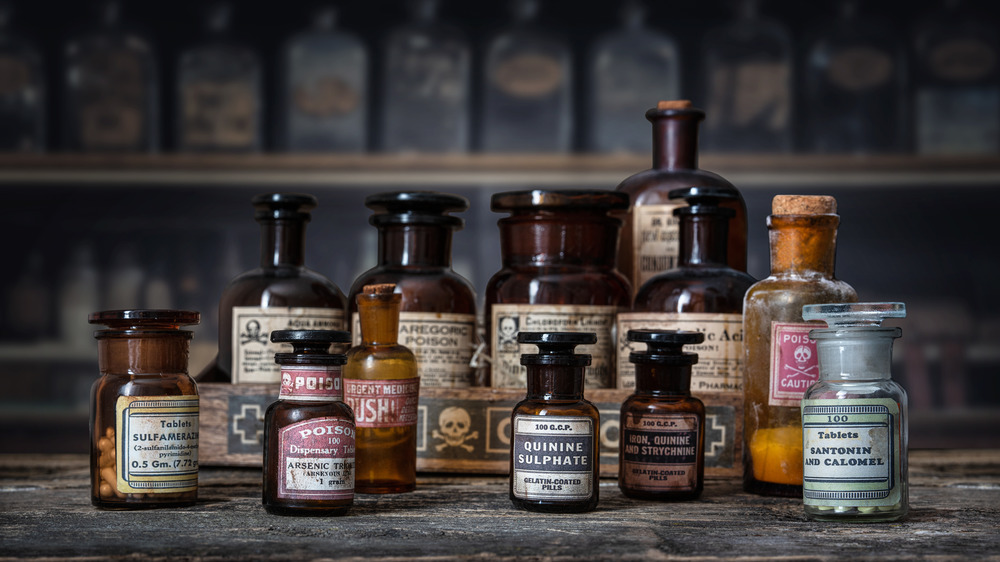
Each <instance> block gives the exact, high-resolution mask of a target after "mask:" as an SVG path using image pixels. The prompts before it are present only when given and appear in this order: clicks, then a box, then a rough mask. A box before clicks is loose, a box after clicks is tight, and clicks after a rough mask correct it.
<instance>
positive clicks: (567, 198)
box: [490, 189, 629, 212]
mask: <svg viewBox="0 0 1000 562" xmlns="http://www.w3.org/2000/svg"><path fill="white" fill-rule="evenodd" d="M628 206H629V196H628V193H625V192H622V191H609V190H604V189H575V190H571V189H553V190H546V189H532V190H529V191H507V192H504V193H494V194H493V197H491V198H490V210H492V211H499V212H503V211H513V210H516V209H528V208H534V209H553V210H561V209H603V210H604V211H621V210H625V209H628Z"/></svg>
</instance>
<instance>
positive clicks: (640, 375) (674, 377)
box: [635, 363, 691, 396]
mask: <svg viewBox="0 0 1000 562" xmlns="http://www.w3.org/2000/svg"><path fill="white" fill-rule="evenodd" d="M635 390H636V392H639V393H642V394H666V395H674V396H690V395H691V366H690V365H656V364H650V363H637V364H636V365H635Z"/></svg>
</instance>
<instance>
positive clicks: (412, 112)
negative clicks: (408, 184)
mask: <svg viewBox="0 0 1000 562" xmlns="http://www.w3.org/2000/svg"><path fill="white" fill-rule="evenodd" d="M438 4H439V2H438V0H408V3H407V5H408V7H409V8H410V12H411V16H412V20H413V21H411V22H410V23H407V24H405V25H402V26H400V27H397V28H395V29H393V30H392V31H391V32H390V33H389V36H388V38H387V39H386V44H385V58H384V66H383V69H382V82H383V90H384V94H383V96H382V112H381V116H380V117H381V124H380V127H379V131H380V133H381V135H380V136H381V139H380V146H381V147H382V150H384V151H387V152H408V151H414V152H466V151H468V150H469V144H470V142H471V140H470V139H471V136H470V135H471V134H470V118H469V111H470V109H469V108H470V101H469V100H470V97H471V95H472V94H471V87H470V81H471V78H470V73H471V60H472V58H471V57H472V55H471V52H470V49H469V44H468V41H467V40H466V39H465V35H464V34H463V33H462V32H461V30H459V29H458V28H456V27H454V26H451V25H449V24H446V23H442V22H439V21H437V19H436V17H437V11H438Z"/></svg>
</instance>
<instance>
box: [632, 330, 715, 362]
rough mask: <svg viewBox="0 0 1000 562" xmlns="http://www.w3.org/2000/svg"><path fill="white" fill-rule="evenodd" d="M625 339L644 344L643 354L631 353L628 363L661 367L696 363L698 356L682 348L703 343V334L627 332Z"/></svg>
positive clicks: (674, 331) (672, 331)
mask: <svg viewBox="0 0 1000 562" xmlns="http://www.w3.org/2000/svg"><path fill="white" fill-rule="evenodd" d="M625 337H626V338H627V339H628V341H634V342H639V343H644V344H646V351H645V352H642V353H640V352H636V351H633V352H632V353H629V354H628V360H629V361H630V362H632V363H658V364H661V365H662V364H666V365H694V364H696V363H698V354H697V353H689V352H686V351H684V350H683V347H684V346H685V345H694V344H699V343H701V342H703V341H705V334H703V333H701V332H689V331H684V330H629V331H628V334H626V336H625Z"/></svg>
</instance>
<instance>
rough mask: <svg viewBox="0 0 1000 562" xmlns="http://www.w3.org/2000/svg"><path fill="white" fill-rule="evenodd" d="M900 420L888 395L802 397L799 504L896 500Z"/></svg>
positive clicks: (857, 504)
mask: <svg viewBox="0 0 1000 562" xmlns="http://www.w3.org/2000/svg"><path fill="white" fill-rule="evenodd" d="M900 423H901V422H900V412H899V404H897V403H896V401H895V400H892V399H888V398H851V399H845V400H836V399H833V400H802V441H803V444H802V456H803V465H804V466H803V473H802V494H803V501H804V503H805V504H806V505H816V506H846V507H880V506H894V505H896V504H898V503H899V502H900V500H901V489H902V483H901V481H900V480H901V478H900V477H901V472H900V471H901V468H900V467H901V457H900V447H901V446H902V445H901V443H900V438H901V437H900V436H901V433H900Z"/></svg>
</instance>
